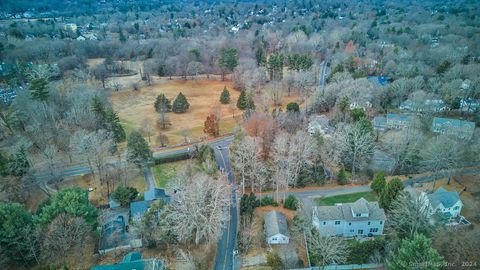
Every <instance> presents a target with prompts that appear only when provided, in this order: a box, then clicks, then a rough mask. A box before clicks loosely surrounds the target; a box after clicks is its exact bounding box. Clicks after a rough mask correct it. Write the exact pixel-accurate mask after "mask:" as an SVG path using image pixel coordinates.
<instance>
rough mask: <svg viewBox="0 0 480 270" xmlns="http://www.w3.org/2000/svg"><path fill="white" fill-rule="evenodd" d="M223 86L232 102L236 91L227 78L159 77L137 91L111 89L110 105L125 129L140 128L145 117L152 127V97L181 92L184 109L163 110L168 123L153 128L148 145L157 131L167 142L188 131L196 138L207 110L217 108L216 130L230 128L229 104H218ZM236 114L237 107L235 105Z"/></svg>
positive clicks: (232, 122)
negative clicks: (222, 79) (185, 106)
mask: <svg viewBox="0 0 480 270" xmlns="http://www.w3.org/2000/svg"><path fill="white" fill-rule="evenodd" d="M224 86H226V87H227V88H228V89H229V91H230V96H231V100H232V103H233V104H232V105H235V102H236V100H237V99H238V96H239V94H240V93H239V92H238V91H235V90H233V87H232V83H231V82H230V81H217V80H204V79H202V80H200V79H199V80H167V79H164V78H162V79H160V80H158V81H157V82H156V83H155V84H153V85H151V86H144V87H142V88H141V89H140V91H132V90H129V89H126V90H124V91H120V92H114V93H112V97H111V101H112V104H113V107H114V109H115V110H116V111H117V112H118V114H119V116H120V118H121V120H122V122H123V123H124V126H125V127H126V129H127V130H132V129H135V128H140V127H141V124H142V122H143V121H145V119H147V121H150V122H151V123H152V125H153V126H155V127H156V121H157V118H158V114H157V112H156V111H155V109H154V106H153V104H154V103H155V99H156V97H157V96H158V95H159V94H160V93H164V94H165V95H166V96H167V98H168V99H170V100H171V102H172V103H173V100H174V99H175V97H176V96H177V95H178V93H180V92H182V93H183V94H184V95H185V96H186V97H187V99H188V102H189V103H190V108H189V110H188V111H187V112H186V113H181V114H177V113H173V112H170V113H167V117H168V118H169V120H170V122H171V123H172V125H171V127H170V128H168V129H166V130H160V129H157V130H156V131H155V132H154V134H153V135H154V136H153V137H152V142H151V144H152V145H156V136H157V135H158V133H159V132H162V133H164V134H166V135H167V136H168V137H169V144H178V143H182V142H184V137H183V135H182V133H186V134H188V135H187V136H188V137H189V138H190V139H191V140H198V139H201V138H202V137H204V136H205V134H204V133H203V124H204V121H205V119H206V117H207V115H209V114H210V113H212V112H213V111H217V112H219V114H220V118H221V121H220V131H221V133H228V132H231V131H232V130H233V127H234V126H235V120H234V119H233V117H232V111H231V108H230V107H231V106H229V105H222V104H220V102H219V97H220V93H221V92H222V90H223V88H224ZM235 110H236V111H235V114H236V116H240V115H241V114H240V111H239V110H238V109H236V107H235Z"/></svg>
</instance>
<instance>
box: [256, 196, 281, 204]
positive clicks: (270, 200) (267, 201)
mask: <svg viewBox="0 0 480 270" xmlns="http://www.w3.org/2000/svg"><path fill="white" fill-rule="evenodd" d="M260 205H261V206H267V205H272V206H278V203H277V202H276V201H275V200H274V199H273V197H271V196H265V197H263V198H262V200H261V201H260Z"/></svg>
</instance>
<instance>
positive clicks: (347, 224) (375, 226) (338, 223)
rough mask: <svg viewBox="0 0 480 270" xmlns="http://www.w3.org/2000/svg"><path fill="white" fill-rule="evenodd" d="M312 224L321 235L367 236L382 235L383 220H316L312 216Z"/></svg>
mask: <svg viewBox="0 0 480 270" xmlns="http://www.w3.org/2000/svg"><path fill="white" fill-rule="evenodd" d="M313 225H314V226H315V227H316V228H317V229H318V231H319V233H320V235H322V236H343V237H353V236H368V235H369V234H372V235H382V234H383V228H384V225H385V221H383V220H370V221H345V220H323V221H322V220H318V218H316V217H315V218H314V220H313Z"/></svg>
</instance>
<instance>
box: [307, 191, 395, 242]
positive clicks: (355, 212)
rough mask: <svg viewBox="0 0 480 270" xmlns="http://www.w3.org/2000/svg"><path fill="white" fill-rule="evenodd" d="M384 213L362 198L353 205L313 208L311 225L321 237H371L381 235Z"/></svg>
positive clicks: (376, 205)
mask: <svg viewBox="0 0 480 270" xmlns="http://www.w3.org/2000/svg"><path fill="white" fill-rule="evenodd" d="M385 220H386V216H385V211H384V210H383V209H382V208H380V206H379V205H378V202H368V201H367V200H365V199H364V198H360V199H358V200H357V201H356V202H354V203H342V204H336V205H333V206H318V207H313V215H312V224H313V226H315V227H316V228H317V229H318V231H319V233H320V235H321V236H342V237H354V236H373V235H381V234H383V226H384V225H385Z"/></svg>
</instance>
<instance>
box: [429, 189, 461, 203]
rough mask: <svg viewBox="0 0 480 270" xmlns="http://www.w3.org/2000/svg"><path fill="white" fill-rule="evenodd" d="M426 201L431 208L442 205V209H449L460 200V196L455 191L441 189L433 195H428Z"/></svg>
mask: <svg viewBox="0 0 480 270" xmlns="http://www.w3.org/2000/svg"><path fill="white" fill-rule="evenodd" d="M428 200H429V201H430V204H431V205H432V206H433V207H437V206H438V205H439V204H442V205H443V207H446V208H449V207H452V206H454V205H455V204H456V203H457V202H458V201H459V200H460V196H459V195H458V192H456V191H447V190H445V189H444V188H443V187H441V188H439V189H437V191H435V192H434V193H432V194H429V195H428Z"/></svg>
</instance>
